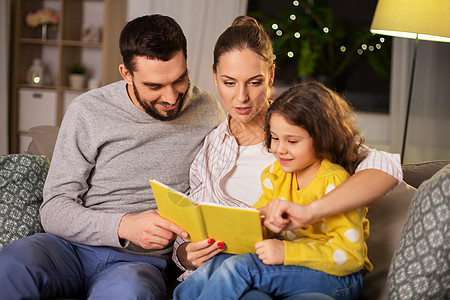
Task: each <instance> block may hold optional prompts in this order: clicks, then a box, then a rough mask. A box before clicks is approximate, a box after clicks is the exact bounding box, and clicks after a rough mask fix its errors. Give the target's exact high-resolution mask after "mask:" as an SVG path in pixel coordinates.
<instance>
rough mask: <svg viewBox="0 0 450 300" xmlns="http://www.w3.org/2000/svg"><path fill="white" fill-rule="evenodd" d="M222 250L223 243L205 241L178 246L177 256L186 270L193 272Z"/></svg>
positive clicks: (210, 240)
mask: <svg viewBox="0 0 450 300" xmlns="http://www.w3.org/2000/svg"><path fill="white" fill-rule="evenodd" d="M224 249H225V245H224V243H223V242H215V241H214V240H213V239H207V240H204V241H200V242H195V243H191V242H188V243H184V244H182V245H180V247H178V250H177V255H178V259H179V260H180V262H181V263H182V264H183V266H184V267H185V268H186V269H188V270H195V269H197V268H198V267H200V266H201V265H203V264H204V263H205V262H206V261H207V260H208V259H210V258H211V257H213V256H215V255H217V254H218V253H220V252H222V251H223V250H224Z"/></svg>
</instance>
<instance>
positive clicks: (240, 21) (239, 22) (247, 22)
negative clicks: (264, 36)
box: [231, 16, 261, 28]
mask: <svg viewBox="0 0 450 300" xmlns="http://www.w3.org/2000/svg"><path fill="white" fill-rule="evenodd" d="M231 26H255V27H259V28H261V25H260V24H259V23H258V21H256V19H255V18H253V17H250V16H238V17H236V19H234V21H233V24H231Z"/></svg>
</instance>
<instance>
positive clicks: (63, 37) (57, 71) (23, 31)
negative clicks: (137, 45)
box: [9, 0, 126, 153]
mask: <svg viewBox="0 0 450 300" xmlns="http://www.w3.org/2000/svg"><path fill="white" fill-rule="evenodd" d="M46 7H47V8H51V9H53V10H54V11H56V12H57V13H58V17H59V22H58V25H56V26H53V27H52V26H50V25H49V27H48V30H47V38H46V39H43V38H42V30H41V27H39V26H38V27H35V28H32V27H29V26H28V25H27V24H26V22H25V16H26V15H27V13H29V12H33V11H36V10H38V9H41V8H46ZM14 9H15V12H14V33H13V51H12V58H13V60H12V65H11V70H12V78H11V100H10V126H9V128H10V129H9V132H10V137H9V139H10V141H9V145H10V149H9V152H10V153H19V152H23V151H25V150H26V149H27V146H28V144H29V142H30V138H29V137H28V135H27V133H28V130H29V129H30V128H31V127H33V126H39V125H57V126H59V125H60V124H61V121H62V119H63V116H64V113H65V110H66V108H67V106H68V104H69V103H70V101H71V100H73V98H75V97H76V96H77V95H79V94H81V93H83V92H85V91H87V89H76V90H75V89H72V88H71V87H70V85H69V78H68V77H69V66H71V65H72V64H74V63H76V62H81V63H82V64H83V65H85V66H86V71H87V72H86V77H87V79H89V78H94V79H96V80H97V81H99V82H100V85H106V84H108V83H111V82H114V81H117V80H120V79H121V76H120V74H119V72H118V65H119V64H120V63H121V62H122V58H121V55H120V51H119V46H118V44H119V42H118V41H119V35H120V31H121V30H122V28H123V26H124V25H125V20H126V16H125V14H126V1H125V0H17V1H16V2H15V8H14ZM89 27H91V28H99V29H100V34H99V39H98V41H95V40H94V41H85V40H83V32H84V31H85V30H86V29H87V28H89ZM35 58H40V59H41V60H42V62H43V64H44V66H45V72H44V81H43V85H30V84H28V83H27V71H28V68H29V67H30V65H31V64H32V62H33V59H35Z"/></svg>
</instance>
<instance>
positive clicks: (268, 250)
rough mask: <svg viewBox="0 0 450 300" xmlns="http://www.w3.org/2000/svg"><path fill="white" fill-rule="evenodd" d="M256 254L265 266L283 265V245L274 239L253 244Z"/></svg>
mask: <svg viewBox="0 0 450 300" xmlns="http://www.w3.org/2000/svg"><path fill="white" fill-rule="evenodd" d="M255 250H256V254H257V255H258V257H259V259H260V260H261V261H262V262H263V263H264V264H266V265H282V264H283V263H284V243H283V241H280V240H276V239H268V240H264V241H261V242H258V243H256V244H255Z"/></svg>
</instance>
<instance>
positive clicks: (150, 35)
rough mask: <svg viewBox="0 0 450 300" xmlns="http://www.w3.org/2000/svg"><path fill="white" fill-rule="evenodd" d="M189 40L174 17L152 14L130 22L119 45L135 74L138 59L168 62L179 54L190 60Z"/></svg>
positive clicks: (127, 66)
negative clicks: (144, 58) (141, 57)
mask: <svg viewBox="0 0 450 300" xmlns="http://www.w3.org/2000/svg"><path fill="white" fill-rule="evenodd" d="M186 44H187V43H186V37H185V36H184V33H183V30H182V29H181V27H180V25H178V23H177V22H176V21H175V20H174V19H173V18H171V17H168V16H162V15H158V14H155V15H148V16H142V17H139V18H136V19H134V20H132V21H130V22H128V23H127V24H126V25H125V27H124V28H123V30H122V32H121V34H120V40H119V46H120V53H121V54H122V58H123V63H124V65H125V67H126V68H127V69H128V70H129V71H130V72H131V73H133V72H134V70H135V58H136V57H138V56H145V57H147V58H149V59H157V60H162V61H168V60H170V59H171V58H172V57H174V56H175V54H176V53H177V52H178V51H180V50H181V51H183V54H184V57H185V58H186V59H187V45H186Z"/></svg>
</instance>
